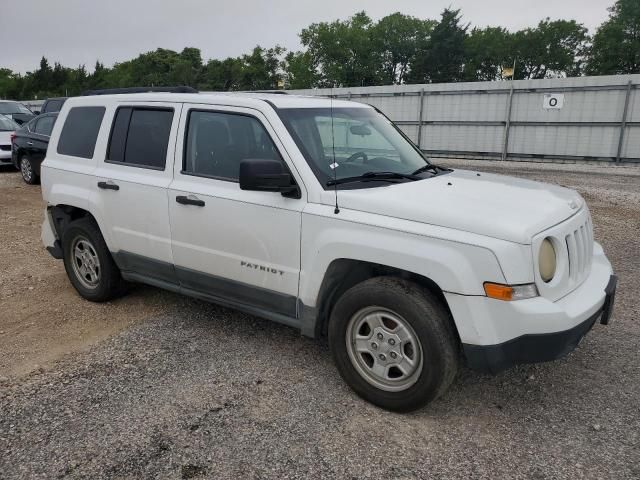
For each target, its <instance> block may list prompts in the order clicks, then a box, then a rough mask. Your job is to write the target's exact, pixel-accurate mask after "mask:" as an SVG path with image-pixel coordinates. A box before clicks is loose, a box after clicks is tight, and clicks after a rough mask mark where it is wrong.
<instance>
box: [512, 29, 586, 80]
mask: <svg viewBox="0 0 640 480" xmlns="http://www.w3.org/2000/svg"><path fill="white" fill-rule="evenodd" d="M588 39H589V37H588V36H587V29H586V28H585V27H584V26H582V24H579V23H576V21H575V20H570V21H567V20H555V21H551V20H549V19H548V18H547V19H545V20H542V21H541V22H540V23H539V24H538V26H537V27H536V28H527V29H525V30H520V31H519V32H516V33H515V34H514V35H513V54H514V55H515V56H516V58H517V63H516V78H549V77H563V76H576V75H580V73H581V70H582V66H583V65H582V63H583V58H584V55H585V53H586V48H587V42H588Z"/></svg>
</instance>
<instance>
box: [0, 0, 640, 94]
mask: <svg viewBox="0 0 640 480" xmlns="http://www.w3.org/2000/svg"><path fill="white" fill-rule="evenodd" d="M609 11H610V16H609V19H608V20H607V21H606V22H604V23H603V24H602V25H601V26H600V28H599V29H598V30H597V33H596V34H595V36H594V38H593V44H592V45H589V42H590V38H589V36H588V34H587V30H586V29H585V28H584V26H582V25H581V24H579V23H577V22H576V21H574V20H553V21H552V20H550V19H549V18H547V19H544V20H542V21H541V22H540V23H538V25H537V26H535V27H530V28H525V29H523V30H520V31H516V32H510V31H508V30H506V29H505V28H502V27H494V26H490V27H485V28H473V29H471V30H470V29H469V25H465V24H463V22H462V15H461V13H460V10H453V9H450V8H447V9H445V10H444V11H443V12H442V14H441V17H440V19H439V20H438V21H436V20H431V19H419V18H415V17H411V16H408V15H403V14H402V13H399V12H397V13H394V14H391V15H388V16H386V17H384V18H381V19H380V20H379V21H377V22H375V21H373V20H372V19H371V18H370V17H369V16H367V14H366V13H365V12H359V13H356V14H355V15H353V16H352V17H349V18H347V19H346V20H335V21H333V22H320V23H314V24H311V25H309V27H307V28H305V29H303V30H302V32H301V33H300V41H301V43H302V45H303V50H301V51H297V52H286V51H285V49H284V48H282V47H280V46H277V45H276V46H275V47H273V48H263V47H260V46H256V47H255V48H254V49H253V50H252V51H251V52H249V53H247V54H244V55H241V56H239V57H229V58H226V59H224V60H218V59H211V60H208V61H206V62H204V61H203V59H202V55H201V53H200V50H199V49H197V48H193V47H188V48H185V49H184V50H182V52H179V53H178V52H174V51H173V50H167V49H163V48H158V49H157V50H154V51H152V52H147V53H143V54H141V55H138V56H137V57H136V58H133V59H131V60H127V61H125V62H121V63H116V64H115V65H113V67H111V68H109V67H106V66H105V65H104V64H102V63H101V62H100V61H96V64H95V66H94V68H93V72H92V73H88V72H87V70H86V69H85V66H84V65H79V66H78V67H77V68H68V67H64V66H62V65H60V64H59V63H58V62H54V64H53V67H52V66H51V64H50V63H49V61H48V60H47V59H46V58H44V57H42V59H41V60H40V65H39V66H38V68H37V70H35V71H34V72H27V73H26V74H25V75H21V74H18V73H14V72H12V71H11V70H9V69H7V68H0V98H15V99H34V98H46V97H50V96H60V95H77V94H79V93H81V92H82V91H83V90H86V89H97V88H110V87H130V86H172V85H191V86H194V87H197V88H198V89H200V90H213V91H228V90H272V89H278V88H283V87H286V88H292V89H294V88H315V87H340V86H344V87H346V86H368V85H383V84H390V83H397V84H401V83H407V82H412V83H418V82H427V83H431V82H457V81H481V80H499V79H501V78H502V77H503V69H504V68H505V67H511V66H512V65H513V63H514V60H515V62H516V73H515V78H519V79H522V78H549V77H563V76H575V75H581V74H583V73H585V72H586V73H589V74H596V75H599V74H622V73H638V72H640V0H617V1H616V3H615V4H614V6H613V7H611V8H610V9H609Z"/></svg>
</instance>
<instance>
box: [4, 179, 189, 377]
mask: <svg viewBox="0 0 640 480" xmlns="http://www.w3.org/2000/svg"><path fill="white" fill-rule="evenodd" d="M43 209H44V203H43V201H42V194H41V191H40V188H39V187H38V186H30V185H26V184H25V183H24V182H23V181H22V179H21V178H20V175H19V174H18V173H15V172H14V171H12V170H11V169H7V168H3V169H0V246H1V248H2V254H0V376H8V377H12V376H20V375H24V374H26V373H29V372H31V371H33V370H35V369H38V368H43V367H45V366H46V365H47V364H49V363H50V362H51V361H53V360H56V359H58V358H60V357H61V356H63V355H64V354H66V353H69V352H72V351H76V350H80V349H84V348H86V347H88V346H89V345H92V344H94V343H96V342H98V341H100V340H102V339H104V338H106V337H108V336H109V335H112V334H114V333H116V332H119V331H120V330H122V329H124V328H126V327H127V326H129V325H131V324H133V323H135V322H138V321H140V320H142V319H144V318H147V317H149V316H151V315H156V314H158V313H161V312H165V311H168V310H169V309H170V308H171V307H172V306H173V305H174V304H175V302H176V301H177V298H178V297H177V296H176V295H173V294H171V293H168V292H163V291H161V290H158V289H155V288H151V287H142V286H136V287H135V288H134V289H133V291H132V292H131V294H129V295H127V296H126V297H125V298H122V299H120V300H117V301H114V302H108V303H103V304H97V303H91V302H88V301H86V300H83V299H82V298H80V296H78V294H77V293H76V291H75V290H74V289H73V287H72V286H71V284H70V283H69V281H68V279H67V275H66V273H65V271H64V266H63V265H62V262H61V261H59V260H55V259H54V258H52V257H51V256H50V255H49V253H47V251H46V250H45V249H44V247H43V246H42V243H41V241H40V225H41V223H42V218H43Z"/></svg>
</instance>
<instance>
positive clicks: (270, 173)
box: [239, 158, 300, 198]
mask: <svg viewBox="0 0 640 480" xmlns="http://www.w3.org/2000/svg"><path fill="white" fill-rule="evenodd" d="M239 180H240V189H241V190H254V191H259V192H281V193H282V195H284V196H287V197H294V198H300V189H299V188H298V186H297V185H296V184H295V183H294V182H293V178H292V177H291V174H290V173H288V172H286V171H285V169H284V167H283V165H282V163H281V162H279V161H277V160H267V159H262V158H248V159H245V160H242V161H241V162H240V175H239Z"/></svg>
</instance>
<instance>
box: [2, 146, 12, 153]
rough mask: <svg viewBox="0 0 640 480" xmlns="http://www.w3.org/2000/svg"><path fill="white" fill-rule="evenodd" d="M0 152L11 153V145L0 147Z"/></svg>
mask: <svg viewBox="0 0 640 480" xmlns="http://www.w3.org/2000/svg"><path fill="white" fill-rule="evenodd" d="M0 150H3V151H5V152H10V151H11V145H0Z"/></svg>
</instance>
